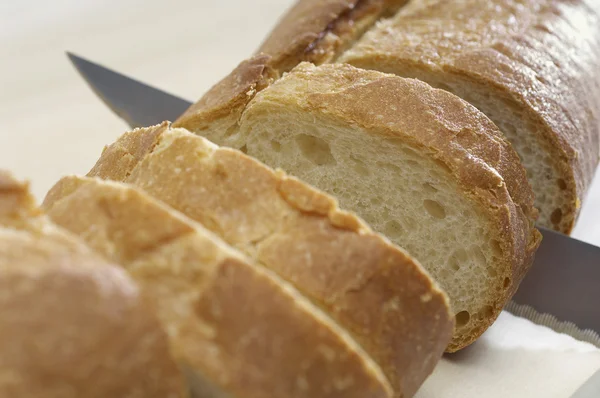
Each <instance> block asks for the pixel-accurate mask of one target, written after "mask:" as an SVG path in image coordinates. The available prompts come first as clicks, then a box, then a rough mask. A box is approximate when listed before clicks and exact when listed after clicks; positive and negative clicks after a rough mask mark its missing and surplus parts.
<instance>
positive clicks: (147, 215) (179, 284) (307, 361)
mask: <svg viewBox="0 0 600 398" xmlns="http://www.w3.org/2000/svg"><path fill="white" fill-rule="evenodd" d="M130 143H132V142H131V141H130ZM132 149H133V148H132ZM149 150H150V149H149ZM108 151H110V149H109V150H108ZM156 182H157V183H159V182H158V181H156ZM63 195H66V196H63ZM45 206H47V207H48V208H49V209H50V210H49V214H50V216H51V217H52V219H53V220H54V221H56V222H57V223H58V224H59V225H61V226H64V227H65V228H67V229H68V230H70V231H71V232H73V233H76V234H78V235H80V236H84V237H85V239H86V242H87V243H88V244H90V245H91V246H92V247H93V248H94V249H96V250H97V251H99V252H100V253H102V254H104V255H105V256H107V257H109V258H110V259H112V260H113V261H118V262H120V263H121V264H123V266H124V267H125V268H126V269H127V270H128V271H129V273H130V274H131V275H132V276H133V278H134V279H135V280H136V281H137V282H138V283H140V285H141V286H142V288H143V289H144V291H145V292H147V293H148V294H149V295H150V296H152V297H153V298H154V299H155V301H156V302H157V306H158V308H159V316H160V318H161V320H162V322H163V324H164V325H165V329H166V330H168V331H169V336H170V338H171V345H172V349H173V351H174V353H175V355H176V357H177V358H178V359H179V360H180V361H182V362H183V364H184V365H185V366H186V367H189V368H191V369H193V370H195V371H196V372H198V374H199V375H201V377H202V378H203V379H205V380H207V381H208V380H210V381H211V382H212V383H213V384H214V387H213V388H216V389H218V390H219V391H220V394H224V395H225V396H232V397H242V396H252V397H262V398H267V397H273V396H278V397H288V396H289V397H291V396H293V397H306V398H309V397H310V398H313V397H315V398H316V397H324V398H325V397H329V398H334V397H339V398H342V397H344V398H346V397H355V398H359V397H361V398H362V397H365V396H369V397H389V396H390V394H389V391H390V388H389V385H388V384H387V381H386V380H385V378H384V377H383V375H382V374H381V370H380V369H379V368H378V367H377V366H376V365H375V364H374V363H373V362H372V361H370V360H369V359H368V357H367V356H366V354H364V352H363V351H362V350H360V349H359V348H358V347H357V346H356V345H355V343H354V342H353V341H352V340H351V339H350V338H349V337H348V336H347V335H346V334H345V333H344V332H343V331H341V330H340V329H339V328H338V327H337V326H335V324H334V323H333V322H332V321H331V320H330V319H329V318H328V317H326V316H325V315H324V314H322V313H321V311H320V310H319V309H317V308H316V307H314V306H313V305H312V304H310V302H309V301H308V300H306V299H304V298H303V297H302V296H301V295H300V294H298V292H297V291H296V290H295V289H293V288H292V287H291V286H290V285H288V284H287V283H285V282H283V281H281V280H280V279H279V278H276V277H274V276H273V275H272V274H271V273H269V272H268V271H266V270H264V269H263V268H260V267H256V266H254V265H252V264H251V263H250V262H248V260H246V259H245V258H243V257H242V256H241V255H240V254H238V253H236V252H235V251H234V250H232V249H231V248H229V247H228V246H227V245H225V244H224V243H223V242H221V241H220V240H218V238H217V237H216V236H214V235H212V234H211V233H209V232H208V231H206V230H204V228H202V227H201V226H200V225H199V224H196V223H194V222H192V221H191V220H189V219H188V218H186V217H184V216H183V215H181V214H179V213H178V212H175V211H173V210H172V209H171V208H168V207H167V206H165V205H163V204H160V203H159V202H158V201H155V200H154V199H152V198H150V197H149V196H148V195H146V194H144V193H142V192H141V191H139V190H137V189H134V188H133V187H130V186H126V185H123V184H116V183H113V182H104V181H101V180H98V179H90V178H77V177H70V178H65V179H63V180H61V181H60V182H59V183H58V184H57V185H56V186H55V187H54V188H53V189H52V190H51V194H50V195H49V196H48V198H47V200H46V202H45ZM198 374H197V375H198Z"/></svg>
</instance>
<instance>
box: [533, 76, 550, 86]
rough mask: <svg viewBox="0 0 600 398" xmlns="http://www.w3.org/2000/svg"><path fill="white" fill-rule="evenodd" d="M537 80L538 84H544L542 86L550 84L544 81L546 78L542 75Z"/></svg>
mask: <svg viewBox="0 0 600 398" xmlns="http://www.w3.org/2000/svg"><path fill="white" fill-rule="evenodd" d="M535 78H536V79H537V81H538V82H540V83H542V84H544V85H545V84H548V80H546V79H544V77H542V76H540V75H536V76H535Z"/></svg>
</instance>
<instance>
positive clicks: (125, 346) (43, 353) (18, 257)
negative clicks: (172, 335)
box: [0, 172, 187, 398]
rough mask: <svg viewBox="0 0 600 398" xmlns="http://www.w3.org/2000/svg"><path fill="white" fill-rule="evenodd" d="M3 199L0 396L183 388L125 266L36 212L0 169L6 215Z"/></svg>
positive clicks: (72, 397) (174, 393) (95, 395)
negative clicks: (8, 214) (100, 254)
mask: <svg viewBox="0 0 600 398" xmlns="http://www.w3.org/2000/svg"><path fill="white" fill-rule="evenodd" d="M7 198H9V200H7ZM11 198H12V199H11ZM15 198H19V200H14V199H15ZM7 203H8V204H10V207H12V211H11V217H10V218H8V222H6V223H5V222H3V221H6V220H7V219H4V220H0V224H1V225H2V226H1V227H0V290H1V291H2V294H0V325H1V327H0V396H3V397H15V398H26V397H27V398H28V397H38V396H44V397H48V398H84V397H85V398H104V397H108V396H115V397H116V396H118V397H129V398H134V397H139V396H144V397H156V398H159V397H160V398H164V397H172V398H177V397H184V396H187V394H186V393H185V392H184V391H185V387H184V380H183V376H182V374H181V372H180V370H179V368H178V366H177V365H176V364H175V362H174V361H173V359H172V358H171V356H170V352H169V349H168V346H167V342H166V337H165V334H164V332H163V331H162V329H161V328H160V326H159V324H158V321H157V320H156V318H155V317H154V315H153V314H152V311H153V309H152V308H151V307H149V306H148V305H147V304H146V302H145V301H144V300H143V299H142V297H141V295H140V293H139V291H138V288H137V286H136V285H135V284H134V283H133V282H132V281H131V280H130V279H129V278H128V277H127V275H126V274H125V273H124V272H123V271H121V270H120V269H119V268H118V267H114V266H111V265H109V264H108V263H106V262H105V261H104V260H103V259H101V258H100V257H98V256H97V255H95V254H93V253H92V252H91V251H90V250H88V249H87V248H86V247H85V246H84V245H83V244H82V243H81V242H79V241H77V240H76V239H74V238H73V237H71V236H70V235H68V234H66V233H64V232H63V231H61V230H59V229H58V228H55V227H54V226H53V225H51V224H50V223H49V222H48V221H47V220H46V219H45V217H41V216H40V212H39V209H38V208H37V207H36V206H35V205H34V203H33V200H32V199H31V195H30V193H29V191H28V190H27V186H26V184H23V183H20V182H18V181H16V180H15V179H14V178H12V176H10V175H9V174H7V173H2V172H0V208H1V209H2V210H3V213H4V214H6V213H5V212H4V210H5V209H6V206H5V205H6V204H7ZM15 203H19V204H17V205H15ZM19 208H20V209H19ZM20 217H27V218H29V217H31V218H35V217H37V220H26V219H22V220H21V221H20V222H17V219H18V218H20Z"/></svg>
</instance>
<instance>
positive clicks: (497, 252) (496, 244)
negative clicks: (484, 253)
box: [490, 239, 502, 257]
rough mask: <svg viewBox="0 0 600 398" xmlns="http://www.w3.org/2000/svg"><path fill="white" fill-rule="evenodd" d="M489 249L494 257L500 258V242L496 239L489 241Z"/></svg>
mask: <svg viewBox="0 0 600 398" xmlns="http://www.w3.org/2000/svg"><path fill="white" fill-rule="evenodd" d="M490 247H491V248H492V253H493V254H494V255H495V256H498V257H500V256H502V246H500V242H499V241H497V240H496V239H492V240H490Z"/></svg>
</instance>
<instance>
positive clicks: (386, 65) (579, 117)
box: [343, 0, 600, 233]
mask: <svg viewBox="0 0 600 398" xmlns="http://www.w3.org/2000/svg"><path fill="white" fill-rule="evenodd" d="M599 8H600V7H599V6H598V3H593V2H589V1H588V2H585V1H583V0H543V1H538V0H525V1H514V0H494V1H488V2H484V3H481V2H479V1H477V0H462V1H460V2H445V1H441V0H429V1H419V2H412V3H411V4H410V5H408V6H406V7H405V8H404V9H403V10H402V11H401V12H400V13H398V15H397V16H396V17H395V18H394V19H393V20H390V21H389V22H388V23H385V24H382V25H381V26H379V27H378V28H377V29H375V30H373V31H372V32H370V34H369V36H368V37H364V38H363V40H362V41H361V42H359V43H358V45H356V46H355V48H353V50H352V51H351V52H350V53H349V54H347V55H345V56H344V57H343V61H344V62H350V63H352V64H354V65H356V66H364V65H368V64H370V65H373V64H377V65H378V66H377V68H378V69H379V68H380V67H381V70H384V71H393V70H394V69H397V70H402V68H422V69H423V70H427V71H429V72H431V73H437V71H443V73H444V76H447V77H448V78H454V77H457V78H461V79H466V80H468V81H471V82H473V83H475V84H477V85H478V86H481V87H486V88H488V90H489V91H490V92H492V93H493V94H494V95H496V96H497V97H499V98H503V99H504V100H505V101H506V104H507V105H506V106H508V107H509V109H512V110H513V111H514V112H515V113H521V112H522V113H523V115H524V118H526V120H527V121H528V123H531V124H532V125H534V126H536V131H538V132H539V136H540V140H541V141H542V142H544V143H545V144H544V145H545V146H547V147H548V148H549V149H548V150H549V151H550V154H551V157H552V159H553V162H555V168H556V170H557V175H558V176H559V177H560V179H561V180H562V182H561V184H562V185H564V186H565V187H564V190H568V191H569V196H567V198H568V199H566V200H565V201H566V203H564V204H563V208H561V212H562V217H556V218H554V219H553V224H554V225H553V226H554V228H556V229H559V230H561V231H562V232H565V233H569V232H570V231H571V229H572V227H573V224H574V222H575V220H576V216H577V214H578V212H579V209H580V206H581V200H582V198H583V196H584V195H585V192H586V190H587V188H588V185H589V183H590V182H591V179H592V177H593V174H594V172H595V169H596V166H597V164H598V158H599V150H600V145H599V136H600V135H599V134H600V133H599V127H598V126H599V123H600V77H599V75H598V73H597V64H598V60H600V31H598V29H597V26H598V24H600V18H599Z"/></svg>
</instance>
